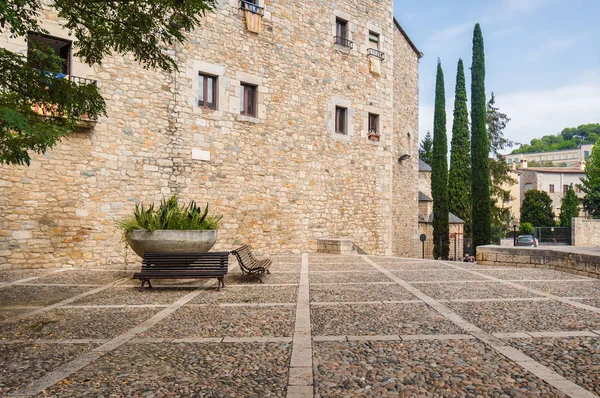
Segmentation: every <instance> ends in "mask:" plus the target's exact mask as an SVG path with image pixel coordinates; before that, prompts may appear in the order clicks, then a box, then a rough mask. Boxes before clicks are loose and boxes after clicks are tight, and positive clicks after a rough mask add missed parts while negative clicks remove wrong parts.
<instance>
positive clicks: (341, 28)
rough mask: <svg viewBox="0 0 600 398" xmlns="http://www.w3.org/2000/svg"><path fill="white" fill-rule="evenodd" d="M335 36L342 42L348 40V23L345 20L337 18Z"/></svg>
mask: <svg viewBox="0 0 600 398" xmlns="http://www.w3.org/2000/svg"><path fill="white" fill-rule="evenodd" d="M335 35H336V36H337V37H339V38H340V39H342V40H346V39H347V37H346V36H347V35H348V21H344V20H343V19H340V18H336V20H335Z"/></svg>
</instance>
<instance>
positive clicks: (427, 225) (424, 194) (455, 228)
mask: <svg viewBox="0 0 600 398" xmlns="http://www.w3.org/2000/svg"><path fill="white" fill-rule="evenodd" d="M431 196H432V195H431V166H430V165H428V164H427V163H425V162H423V161H422V160H419V235H421V234H425V236H426V237H427V239H426V240H425V258H430V259H432V258H433V199H432V198H431ZM448 218H449V222H450V257H454V256H455V255H456V257H462V255H463V238H464V228H465V222H464V221H463V220H461V219H460V218H458V217H457V216H455V215H454V214H452V213H449V214H448ZM419 253H420V254H421V253H422V248H420V249H419ZM455 253H456V254H455Z"/></svg>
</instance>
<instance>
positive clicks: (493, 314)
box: [447, 301, 600, 333]
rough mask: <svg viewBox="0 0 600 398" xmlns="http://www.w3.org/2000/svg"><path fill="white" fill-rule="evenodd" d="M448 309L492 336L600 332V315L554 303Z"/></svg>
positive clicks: (483, 304) (453, 305) (454, 306)
mask: <svg viewBox="0 0 600 398" xmlns="http://www.w3.org/2000/svg"><path fill="white" fill-rule="evenodd" d="M447 306H448V307H450V308H451V309H452V310H453V311H454V312H456V313H457V314H459V315H460V316H462V317H463V318H464V319H466V320H467V321H469V322H472V323H474V324H475V325H477V326H479V327H480V328H481V329H483V330H485V331H487V332H490V333H508V332H510V333H513V332H536V331H569V330H593V329H598V328H600V315H598V314H596V313H594V312H591V311H587V310H584V309H581V308H576V307H573V306H571V305H568V304H565V303H560V302H555V301H512V302H479V303H448V304H447Z"/></svg>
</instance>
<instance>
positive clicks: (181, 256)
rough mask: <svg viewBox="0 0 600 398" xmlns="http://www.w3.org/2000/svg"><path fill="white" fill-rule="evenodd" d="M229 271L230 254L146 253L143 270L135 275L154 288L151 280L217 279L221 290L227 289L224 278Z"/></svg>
mask: <svg viewBox="0 0 600 398" xmlns="http://www.w3.org/2000/svg"><path fill="white" fill-rule="evenodd" d="M228 269H229V252H209V253H145V254H144V259H143V261H142V270H141V272H137V273H135V274H134V275H133V277H134V278H135V279H140V280H141V281H142V287H143V286H144V284H145V283H146V282H148V286H149V287H152V285H151V283H150V279H177V278H181V279H184V278H185V279H189V278H217V280H218V281H219V288H220V287H225V282H224V281H223V278H224V276H225V275H226V274H227V271H228Z"/></svg>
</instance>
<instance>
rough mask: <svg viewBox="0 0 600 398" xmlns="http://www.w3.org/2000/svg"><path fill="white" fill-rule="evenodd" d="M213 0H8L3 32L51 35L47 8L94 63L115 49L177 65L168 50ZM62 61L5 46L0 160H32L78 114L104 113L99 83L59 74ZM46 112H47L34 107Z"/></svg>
mask: <svg viewBox="0 0 600 398" xmlns="http://www.w3.org/2000/svg"><path fill="white" fill-rule="evenodd" d="M214 5H215V0H136V1H129V0H125V1H106V0H86V1H70V0H51V1H47V2H46V1H44V2H42V1H41V0H4V1H2V2H0V33H1V34H3V35H6V36H8V37H11V38H24V39H27V35H28V33H30V32H34V33H40V34H47V33H48V32H47V31H45V30H44V29H43V28H42V27H41V26H40V24H39V21H40V18H41V15H42V14H41V11H42V9H43V8H44V7H46V6H50V7H52V8H53V10H54V11H55V12H56V13H57V15H58V17H60V19H58V21H59V22H60V23H61V24H62V27H64V28H65V29H66V30H68V31H70V32H71V35H72V36H73V38H74V39H75V40H74V49H75V53H74V56H76V57H78V58H80V59H81V60H83V62H86V63H88V64H89V65H93V64H101V63H102V60H103V59H104V58H105V57H106V56H109V55H111V54H120V55H126V54H132V55H133V57H134V59H135V60H137V61H139V62H140V63H141V64H142V65H143V66H144V67H150V68H161V69H163V70H166V71H171V70H173V69H176V64H175V61H174V59H173V58H172V56H171V55H170V53H169V52H168V51H165V49H168V48H172V47H173V46H174V45H176V44H177V43H181V42H183V41H184V40H185V32H188V31H192V30H193V29H194V28H195V27H197V26H198V25H199V24H200V17H202V16H204V15H205V13H206V12H208V11H210V10H212V8H213V7H214ZM62 63H63V60H62V59H61V58H60V57H59V56H58V55H57V54H55V50H54V49H52V48H50V47H49V46H47V45H43V44H40V43H39V42H37V41H30V42H29V51H28V52H27V53H26V54H22V53H13V52H11V51H9V50H7V49H4V48H0V87H2V90H0V164H12V165H29V163H30V155H29V153H30V152H37V153H44V152H45V151H46V150H48V149H49V148H51V147H52V146H53V145H55V144H56V142H58V141H59V140H60V139H61V138H62V137H64V136H65V135H66V134H68V133H70V132H72V131H73V130H74V129H75V127H76V123H77V121H78V120H81V119H82V118H85V119H95V118H97V117H98V116H102V115H105V109H106V105H105V103H104V100H103V98H102V96H101V93H100V90H99V87H98V86H96V85H94V84H76V83H75V82H73V81H71V80H69V79H65V78H61V77H59V75H57V74H55V73H54V72H60V71H61V70H62V66H63V65H62ZM34 106H37V107H38V108H41V109H45V110H47V111H48V112H47V115H46V116H43V115H40V114H38V113H36V112H34V111H33V109H32V107H34Z"/></svg>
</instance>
